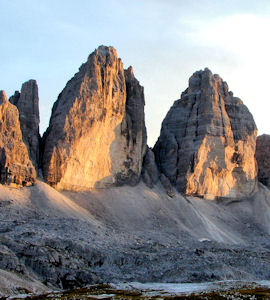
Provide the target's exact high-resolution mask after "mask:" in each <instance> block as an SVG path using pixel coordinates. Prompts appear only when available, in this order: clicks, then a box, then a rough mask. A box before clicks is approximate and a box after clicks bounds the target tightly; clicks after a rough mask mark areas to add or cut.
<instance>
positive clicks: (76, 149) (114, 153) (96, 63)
mask: <svg viewBox="0 0 270 300" xmlns="http://www.w3.org/2000/svg"><path fill="white" fill-rule="evenodd" d="M43 143H44V154H43V174H44V178H45V180H46V181H47V182H48V183H49V184H51V185H52V186H54V187H56V188H59V189H71V190H83V189H89V188H93V187H106V186H110V185H119V184H124V183H127V184H136V183H137V182H138V181H139V179H140V173H141V167H142V160H143V155H144V152H145V149H146V129H145V123H144V94H143V88H142V87H141V86H140V84H139V82H138V81H137V80H136V79H135V77H134V76H131V74H130V71H126V74H125V72H124V69H123V64H122V61H121V59H119V58H118V56H117V53H116V50H115V49H114V48H113V47H106V46H100V47H98V48H97V49H96V50H95V51H94V52H93V53H91V54H90V55H89V57H88V60H87V62H86V63H84V64H83V65H82V66H81V67H80V69H79V72H78V73H77V74H75V75H74V77H73V78H72V79H71V80H70V81H69V82H68V83H67V85H66V87H65V88H64V90H63V91H62V92H61V94H60V95H59V97H58V99H57V101H56V102H55V104H54V106H53V109H52V116H51V119H50V125H49V128H48V129H47V131H46V133H45V135H44V138H43Z"/></svg>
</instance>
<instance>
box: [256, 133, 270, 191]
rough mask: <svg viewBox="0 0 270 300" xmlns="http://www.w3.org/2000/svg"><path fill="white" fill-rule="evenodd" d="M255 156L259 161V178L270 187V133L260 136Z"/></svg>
mask: <svg viewBox="0 0 270 300" xmlns="http://www.w3.org/2000/svg"><path fill="white" fill-rule="evenodd" d="M255 157H256V160H257V163H258V180H259V181H260V182H261V183H263V184H264V185H266V186H267V187H268V188H270V135H269V134H263V135H260V136H258V138H257V142H256V153H255Z"/></svg>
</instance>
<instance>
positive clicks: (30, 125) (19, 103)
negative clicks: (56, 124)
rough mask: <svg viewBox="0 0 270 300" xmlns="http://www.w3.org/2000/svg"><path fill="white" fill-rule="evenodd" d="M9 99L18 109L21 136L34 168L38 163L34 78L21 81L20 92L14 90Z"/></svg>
mask: <svg viewBox="0 0 270 300" xmlns="http://www.w3.org/2000/svg"><path fill="white" fill-rule="evenodd" d="M9 101H10V102H11V103H12V104H14V105H16V107H17V108H18V110H19V118H20V125H21V131H22V137H23V141H24V143H25V145H26V146H27V149H28V152H29V156H30V159H31V161H32V163H33V164H34V166H35V168H36V170H37V169H38V164H39V141H40V135H39V97H38V86H37V82H36V81H35V80H29V81H27V82H25V83H23V85H22V88H21V92H18V91H16V92H15V94H14V95H13V96H12V97H10V99H9Z"/></svg>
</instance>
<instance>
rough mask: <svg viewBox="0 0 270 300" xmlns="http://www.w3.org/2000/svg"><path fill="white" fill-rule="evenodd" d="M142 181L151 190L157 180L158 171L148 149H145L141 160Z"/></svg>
mask: <svg viewBox="0 0 270 300" xmlns="http://www.w3.org/2000/svg"><path fill="white" fill-rule="evenodd" d="M142 179H143V181H144V183H145V184H146V185H147V186H148V187H150V188H152V187H153V186H154V185H155V184H156V183H157V182H158V179H159V171H158V168H157V165H156V161H155V155H154V153H153V151H152V149H150V148H149V147H147V150H146V153H145V156H144V160H143V170H142Z"/></svg>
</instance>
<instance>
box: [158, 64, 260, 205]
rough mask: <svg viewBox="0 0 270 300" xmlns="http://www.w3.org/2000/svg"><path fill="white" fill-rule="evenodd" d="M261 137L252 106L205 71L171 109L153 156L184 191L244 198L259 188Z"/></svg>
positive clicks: (181, 190)
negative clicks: (257, 156) (257, 157)
mask: <svg viewBox="0 0 270 300" xmlns="http://www.w3.org/2000/svg"><path fill="white" fill-rule="evenodd" d="M256 135H257V128H256V125H255V122H254V120H253V117H252V115H251V113H250V112H249V110H248V109H247V107H246V106H245V105H244V104H243V102H242V101H241V100H240V99H239V98H236V97H233V94H232V92H229V91H228V85H227V83H226V82H224V81H223V80H222V79H221V78H220V77H219V76H218V75H213V74H212V73H211V71H210V70H208V69H205V70H204V71H198V72H196V73H194V74H193V75H192V76H191V78H190V79H189V87H188V89H186V90H185V91H184V92H183V93H182V95H181V99H179V100H177V101H175V102H174V104H173V106H172V107H171V109H170V110H169V112H168V114H167V116H166V117H165V119H164V121H163V123H162V128H161V133H160V137H159V139H158V141H157V143H156V144H155V146H154V153H155V156H156V161H157V164H158V167H159V169H160V171H161V172H162V173H164V175H165V176H166V177H168V179H169V180H170V182H171V183H172V184H173V185H175V186H176V188H177V189H178V191H179V192H182V193H184V194H187V195H196V196H200V197H205V198H208V199H213V198H215V197H225V198H241V197H246V196H248V195H250V194H251V193H253V192H254V191H255V190H256V187H257V180H256V177H257V170H256V162H255V159H254V153H255V141H256Z"/></svg>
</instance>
